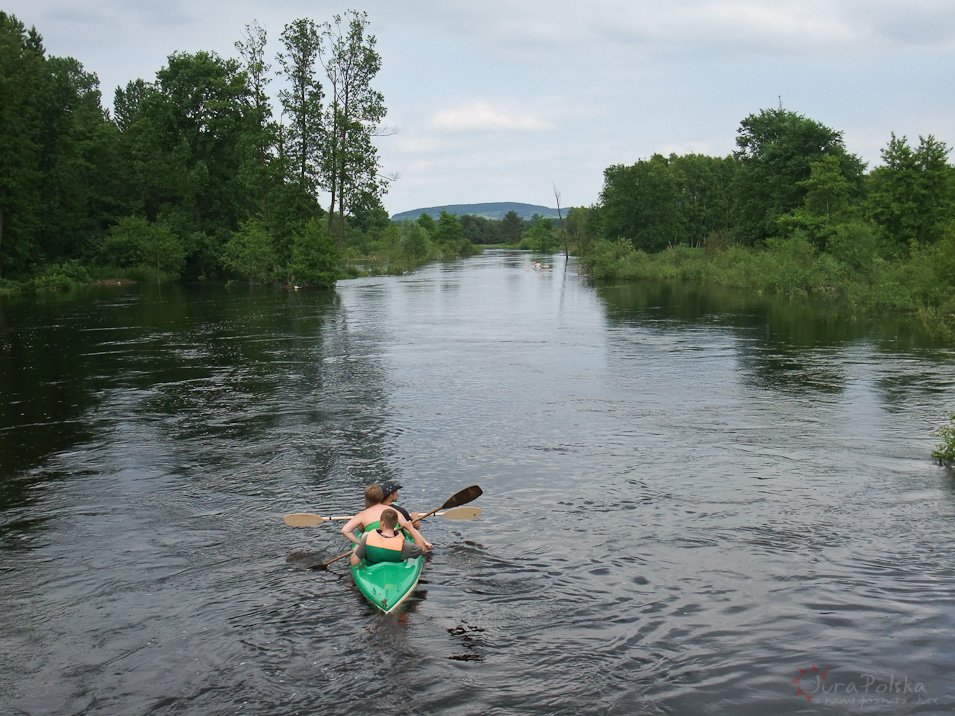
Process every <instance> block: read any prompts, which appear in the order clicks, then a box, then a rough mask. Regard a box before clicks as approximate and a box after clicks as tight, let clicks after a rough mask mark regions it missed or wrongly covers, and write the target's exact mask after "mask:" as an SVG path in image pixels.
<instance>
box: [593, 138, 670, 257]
mask: <svg viewBox="0 0 955 716" xmlns="http://www.w3.org/2000/svg"><path fill="white" fill-rule="evenodd" d="M600 199H601V203H602V205H603V209H602V212H601V217H602V219H603V234H604V236H605V238H608V239H610V240H612V241H613V240H616V239H618V238H626V239H628V240H629V241H630V243H631V244H632V245H633V247H634V248H635V249H642V250H644V251H660V250H662V249H665V248H666V247H667V245H668V244H670V243H676V242H677V241H678V240H679V236H680V231H681V215H680V192H679V182H678V181H677V177H676V176H675V174H674V172H673V171H672V169H671V168H670V165H669V162H668V161H667V159H666V157H663V156H662V155H660V154H654V155H653V156H652V157H651V158H650V159H649V160H640V161H638V162H637V163H636V164H633V165H631V166H624V165H620V164H618V165H615V166H611V167H608V168H607V169H606V170H605V171H604V186H603V190H602V191H601V194H600Z"/></svg>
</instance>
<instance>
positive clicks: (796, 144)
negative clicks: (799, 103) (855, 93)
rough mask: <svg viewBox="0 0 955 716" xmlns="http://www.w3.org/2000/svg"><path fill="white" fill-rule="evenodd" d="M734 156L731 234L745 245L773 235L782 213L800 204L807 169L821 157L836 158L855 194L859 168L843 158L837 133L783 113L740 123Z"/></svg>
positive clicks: (766, 111) (768, 113) (753, 116)
mask: <svg viewBox="0 0 955 716" xmlns="http://www.w3.org/2000/svg"><path fill="white" fill-rule="evenodd" d="M736 145H737V147H738V149H737V150H736V152H734V156H735V157H736V161H737V163H738V169H737V171H736V175H735V177H734V182H733V197H734V204H733V214H734V216H733V219H734V233H735V234H736V236H737V238H738V239H739V240H740V241H741V242H743V243H746V244H755V243H758V242H760V241H763V240H765V239H766V238H768V237H770V236H773V235H775V233H776V231H777V222H778V221H779V218H780V217H781V216H783V215H784V214H787V213H789V212H790V211H792V210H794V209H796V208H798V207H799V206H801V205H802V204H803V201H804V199H805V196H806V192H807V190H808V189H807V186H806V184H805V183H804V182H805V181H806V180H808V179H809V175H810V171H811V170H810V165H811V164H812V162H817V161H820V160H821V159H822V158H823V157H824V156H833V157H836V158H838V160H839V166H840V168H841V171H842V174H843V176H845V177H846V179H847V180H848V181H849V182H850V185H851V186H852V187H853V190H854V191H858V190H859V189H861V185H862V175H863V170H864V169H865V165H864V164H863V162H862V161H861V160H860V159H859V158H858V157H856V156H855V155H853V154H849V153H848V152H847V151H846V148H845V146H844V144H843V141H842V132H838V131H836V130H834V129H830V128H829V127H826V126H825V125H823V124H820V123H819V122H816V121H814V120H811V119H807V118H806V117H803V116H802V115H800V114H797V113H795V112H791V111H789V110H784V109H764V110H762V111H761V112H760V113H759V114H751V115H750V116H749V117H747V118H746V119H744V120H743V121H742V122H741V123H740V129H739V135H738V136H737V138H736Z"/></svg>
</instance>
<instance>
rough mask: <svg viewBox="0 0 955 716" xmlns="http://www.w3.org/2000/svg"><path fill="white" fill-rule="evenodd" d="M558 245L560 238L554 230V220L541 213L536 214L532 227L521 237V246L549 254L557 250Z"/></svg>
mask: <svg viewBox="0 0 955 716" xmlns="http://www.w3.org/2000/svg"><path fill="white" fill-rule="evenodd" d="M558 245H559V239H558V237H557V233H556V232H555V231H554V222H553V221H551V220H550V219H548V218H546V217H544V216H541V215H540V214H535V215H534V220H533V221H532V222H531V227H530V228H529V229H528V230H527V231H525V232H524V236H523V237H522V238H521V246H522V247H523V248H525V249H530V250H531V251H536V252H538V253H544V254H549V253H552V252H553V251H555V250H556V249H557V247H558Z"/></svg>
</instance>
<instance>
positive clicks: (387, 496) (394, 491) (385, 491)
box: [381, 480, 420, 527]
mask: <svg viewBox="0 0 955 716" xmlns="http://www.w3.org/2000/svg"><path fill="white" fill-rule="evenodd" d="M400 489H401V485H399V484H398V483H397V482H395V481H394V480H388V481H387V482H383V483H381V494H382V495H383V496H384V497H382V499H381V504H383V505H385V506H386V507H390V508H391V509H393V510H398V514H400V515H402V516H403V517H404V518H405V519H406V520H410V521H411V522H412V523H413V524H414V526H415V527H417V526H418V524H419V521H418V518H419V517H420V514H419V513H417V512H408V510H406V509H405V508H404V507H401V506H399V505H396V504H395V502H396V501H397V500H398V490H400Z"/></svg>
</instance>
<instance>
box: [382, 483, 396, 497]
mask: <svg viewBox="0 0 955 716" xmlns="http://www.w3.org/2000/svg"><path fill="white" fill-rule="evenodd" d="M400 489H401V485H399V484H398V483H397V482H395V481H394V480H388V482H383V483H381V498H382V499H384V498H386V497H388V495H390V494H391V493H392V492H398V490H400Z"/></svg>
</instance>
